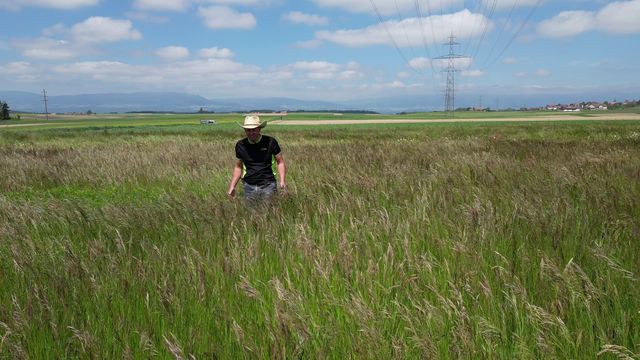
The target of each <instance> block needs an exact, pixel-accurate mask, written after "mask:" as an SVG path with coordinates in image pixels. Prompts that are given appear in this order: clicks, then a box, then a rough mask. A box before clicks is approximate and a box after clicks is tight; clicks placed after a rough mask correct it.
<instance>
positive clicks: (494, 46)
mask: <svg viewBox="0 0 640 360" xmlns="http://www.w3.org/2000/svg"><path fill="white" fill-rule="evenodd" d="M517 5H518V0H516V1H515V2H514V3H513V7H512V8H511V12H510V13H509V16H507V20H506V21H505V22H504V25H502V29H501V30H500V34H498V38H497V39H496V42H495V43H494V44H493V47H492V48H491V51H490V52H489V55H488V56H487V59H486V60H485V61H484V64H482V68H483V69H484V66H485V65H486V64H487V61H489V59H490V58H491V54H493V50H494V49H495V48H496V45H498V41H499V40H500V37H501V36H502V33H503V32H504V29H505V28H506V27H507V24H508V23H509V19H511V15H512V14H513V10H515V9H516V6H517Z"/></svg>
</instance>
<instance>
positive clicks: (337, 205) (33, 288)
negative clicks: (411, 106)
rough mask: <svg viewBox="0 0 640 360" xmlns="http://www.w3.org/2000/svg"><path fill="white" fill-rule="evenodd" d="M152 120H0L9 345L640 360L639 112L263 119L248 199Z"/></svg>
mask: <svg viewBox="0 0 640 360" xmlns="http://www.w3.org/2000/svg"><path fill="white" fill-rule="evenodd" d="M316 115H317V114H316ZM301 116H302V115H301ZM308 116H311V115H308ZM412 116H413V115H412ZM412 116H411V118H413V117H412ZM23 118H28V116H24V117H23ZM165 118H167V119H166V120H165V119H164V118H160V117H159V116H154V117H153V118H152V119H150V120H145V119H134V118H133V116H132V117H127V118H125V119H104V120H100V119H90V120H61V121H60V122H64V121H67V123H65V124H69V126H76V127H75V128H74V127H69V126H65V128H58V129H53V128H51V129H47V128H37V129H36V127H33V128H29V129H28V131H26V130H25V129H20V128H4V129H0V358H7V359H26V358H31V359H41V358H47V359H48V358H80V359H103V358H104V359H122V358H129V359H147V358H177V359H236V358H259V359H262V358H305V359H306V358H330V359H345V358H379V359H390V358H398V359H415V358H429V359H430V358H434V359H438V358H439V359H451V358H456V359H457V358H481V359H514V358H517V359H593V358H596V357H598V355H600V357H601V358H610V359H614V358H628V359H631V358H634V357H637V355H636V354H637V353H638V351H639V350H640V349H638V347H637V344H640V326H639V323H640V319H639V316H640V312H639V311H640V287H639V286H638V284H639V282H638V280H639V278H640V262H639V261H638V254H639V253H640V241H638V240H639V239H640V200H639V199H640V121H637V120H626V121H606V122H605V121H591V120H585V121H581V122H575V121H574V122H545V123H531V122H529V123H455V124H446V123H439V124H385V125H375V126H374V125H355V126H346V125H343V126H300V127H296V126H269V127H267V128H266V129H265V130H264V132H265V133H266V134H269V135H273V136H275V137H276V138H277V139H278V141H279V142H280V144H281V147H282V149H283V155H284V159H285V161H286V163H287V167H288V183H289V188H288V189H287V190H286V191H280V194H279V195H278V197H277V198H276V199H275V201H274V203H273V204H272V207H271V208H268V209H265V208H260V209H247V208H246V207H245V205H244V202H243V201H242V199H241V198H239V199H237V200H230V199H228V198H227V196H226V190H227V187H228V184H229V181H230V178H231V171H232V168H233V165H234V161H235V156H234V151H233V145H234V143H235V142H236V141H237V140H238V139H239V138H240V136H241V135H242V132H241V130H242V129H240V128H239V127H238V126H237V125H235V122H236V121H240V119H241V117H240V116H237V115H236V116H235V117H231V116H229V117H223V116H220V117H217V116H210V115H196V116H193V115H189V116H183V115H173V116H165ZM200 118H214V119H218V120H220V121H219V122H220V124H217V125H211V126H209V125H199V124H194V122H197V120H198V119H200ZM288 119H290V118H288ZM187 120H188V121H193V122H192V123H191V124H189V123H185V121H187ZM50 121H51V120H50ZM56 122H58V121H56ZM17 123H18V122H17ZM154 124H155V125H154ZM625 356H626V357H625Z"/></svg>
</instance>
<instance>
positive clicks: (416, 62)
mask: <svg viewBox="0 0 640 360" xmlns="http://www.w3.org/2000/svg"><path fill="white" fill-rule="evenodd" d="M409 65H410V66H411V67H412V68H414V69H424V68H436V67H437V68H446V67H448V66H449V60H446V59H438V60H431V59H427V58H424V57H419V58H415V59H411V60H409ZM453 65H454V67H456V68H457V69H468V68H470V67H471V66H472V65H473V58H459V59H454V60H453Z"/></svg>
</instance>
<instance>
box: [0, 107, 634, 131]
mask: <svg viewBox="0 0 640 360" xmlns="http://www.w3.org/2000/svg"><path fill="white" fill-rule="evenodd" d="M638 114H640V107H636V108H630V109H625V110H619V111H585V112H578V113H567V112H558V111H492V112H473V111H460V112H455V119H458V120H459V119H462V120H465V119H469V120H478V119H487V121H489V120H495V119H521V120H525V121H526V120H529V119H530V120H536V119H540V118H551V119H553V118H556V117H557V118H558V120H560V119H561V118H564V120H566V119H567V118H573V119H576V120H578V119H579V120H585V119H591V120H599V118H600V117H602V116H609V117H611V116H613V117H614V118H615V117H616V116H620V118H617V119H618V120H629V118H628V117H629V116H636V117H635V120H638V117H637V115H638ZM243 118H244V114H94V115H50V116H49V120H45V115H43V114H21V119H20V120H16V119H15V118H14V119H13V120H10V121H2V122H0V129H1V130H15V131H24V130H35V129H59V128H76V129H82V128H87V127H125V126H136V127H138V126H172V125H173V126H177V125H194V124H199V122H200V119H211V120H216V121H217V122H218V124H222V125H224V124H236V123H237V122H242V121H243ZM281 118H282V120H283V121H292V120H293V121H296V120H302V121H313V120H321V121H326V120H362V121H363V122H366V121H367V120H379V119H395V120H406V119H419V120H441V119H448V117H445V114H444V113H443V112H423V113H408V114H395V115H389V114H377V115H364V114H342V115H335V114H334V113H304V112H303V113H289V114H288V115H284V116H263V117H262V119H263V120H266V121H269V122H271V121H276V120H280V119H281ZM606 120H611V119H606ZM203 126H212V125H203ZM200 130H202V129H200Z"/></svg>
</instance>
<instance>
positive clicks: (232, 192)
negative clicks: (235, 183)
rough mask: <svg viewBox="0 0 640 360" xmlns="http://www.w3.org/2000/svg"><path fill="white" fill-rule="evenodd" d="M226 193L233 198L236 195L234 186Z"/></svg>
mask: <svg viewBox="0 0 640 360" xmlns="http://www.w3.org/2000/svg"><path fill="white" fill-rule="evenodd" d="M227 195H229V196H230V197H232V198H235V197H236V188H235V187H233V188H231V189H229V191H228V192H227Z"/></svg>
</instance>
